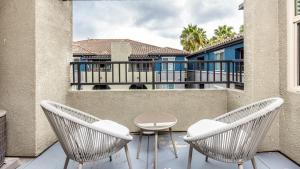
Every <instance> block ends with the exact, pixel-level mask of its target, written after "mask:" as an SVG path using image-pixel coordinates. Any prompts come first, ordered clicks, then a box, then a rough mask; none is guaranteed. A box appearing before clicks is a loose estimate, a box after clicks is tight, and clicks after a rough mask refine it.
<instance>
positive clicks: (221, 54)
mask: <svg viewBox="0 0 300 169" xmlns="http://www.w3.org/2000/svg"><path fill="white" fill-rule="evenodd" d="M214 54H215V60H216V61H218V60H224V50H219V51H216V52H214ZM220 69H221V63H216V64H215V70H216V71H220ZM222 69H223V70H224V67H223V68H222Z"/></svg>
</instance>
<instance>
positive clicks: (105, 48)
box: [73, 39, 189, 58]
mask: <svg viewBox="0 0 300 169" xmlns="http://www.w3.org/2000/svg"><path fill="white" fill-rule="evenodd" d="M113 42H127V43H129V44H130V46H131V49H132V52H131V55H130V57H131V58H144V57H150V58H151V57H153V56H150V55H188V54H189V53H188V52H186V51H183V50H179V49H174V48H169V47H165V48H161V47H158V46H154V45H150V44H146V43H142V42H137V41H133V40H130V39H89V40H82V41H77V42H73V55H97V56H105V57H107V56H110V55H111V44H112V43H113Z"/></svg>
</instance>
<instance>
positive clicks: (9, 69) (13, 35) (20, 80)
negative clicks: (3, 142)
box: [0, 0, 35, 156]
mask: <svg viewBox="0 0 300 169" xmlns="http://www.w3.org/2000/svg"><path fill="white" fill-rule="evenodd" d="M34 5H35V4H34V0H26V1H19V0H1V1H0V59H1V62H0V93H1V94H0V108H1V109H5V110H7V121H8V122H7V128H8V130H7V132H8V133H7V134H8V140H7V143H8V145H7V146H8V152H7V154H8V155H24V156H31V155H35V154H34V151H35V137H34V136H35V125H34V123H35V114H34V113H33V112H34V111H35V73H34V72H35V58H34V55H35V40H34V31H35V27H34V25H35V24H34V23H35V17H34V16H35V11H34V8H35V6H34Z"/></svg>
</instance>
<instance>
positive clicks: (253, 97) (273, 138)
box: [228, 0, 280, 151]
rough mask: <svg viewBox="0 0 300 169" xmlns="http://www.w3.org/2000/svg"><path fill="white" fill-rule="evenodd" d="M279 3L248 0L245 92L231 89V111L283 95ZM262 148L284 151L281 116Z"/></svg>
mask: <svg viewBox="0 0 300 169" xmlns="http://www.w3.org/2000/svg"><path fill="white" fill-rule="evenodd" d="M277 4H278V0H245V10H244V20H245V23H244V25H245V33H244V51H245V56H244V57H245V58H244V65H245V84H244V85H245V86H244V91H243V92H240V91H236V90H229V91H228V109H229V110H232V109H234V108H236V107H239V106H241V105H245V104H248V103H250V102H254V101H257V100H260V99H264V98H268V97H274V96H280V94H279V83H280V81H279V53H278V44H279V43H278V36H276V35H278V27H279V25H278V18H277V16H278V5H277ZM266 21H267V24H266ZM269 42H272V43H269ZM259 150H260V151H274V150H280V146H279V117H277V118H276V119H275V121H274V123H273V125H272V127H271V129H270V131H269V132H268V134H267V136H266V137H265V139H264V141H263V143H262V144H261V146H260V148H259Z"/></svg>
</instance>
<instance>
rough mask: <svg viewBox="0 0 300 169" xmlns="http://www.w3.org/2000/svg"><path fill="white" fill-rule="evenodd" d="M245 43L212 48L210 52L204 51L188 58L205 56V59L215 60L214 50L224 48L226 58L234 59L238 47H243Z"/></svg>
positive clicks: (194, 58) (195, 58)
mask: <svg viewBox="0 0 300 169" xmlns="http://www.w3.org/2000/svg"><path fill="white" fill-rule="evenodd" d="M243 47H244V43H238V44H233V45H228V46H226V47H225V48H223V49H216V50H210V51H209V52H203V53H200V54H197V55H194V56H192V57H189V58H188V60H197V58H199V57H204V60H215V54H214V52H216V51H219V50H224V60H233V59H235V50H236V49H238V48H243Z"/></svg>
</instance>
